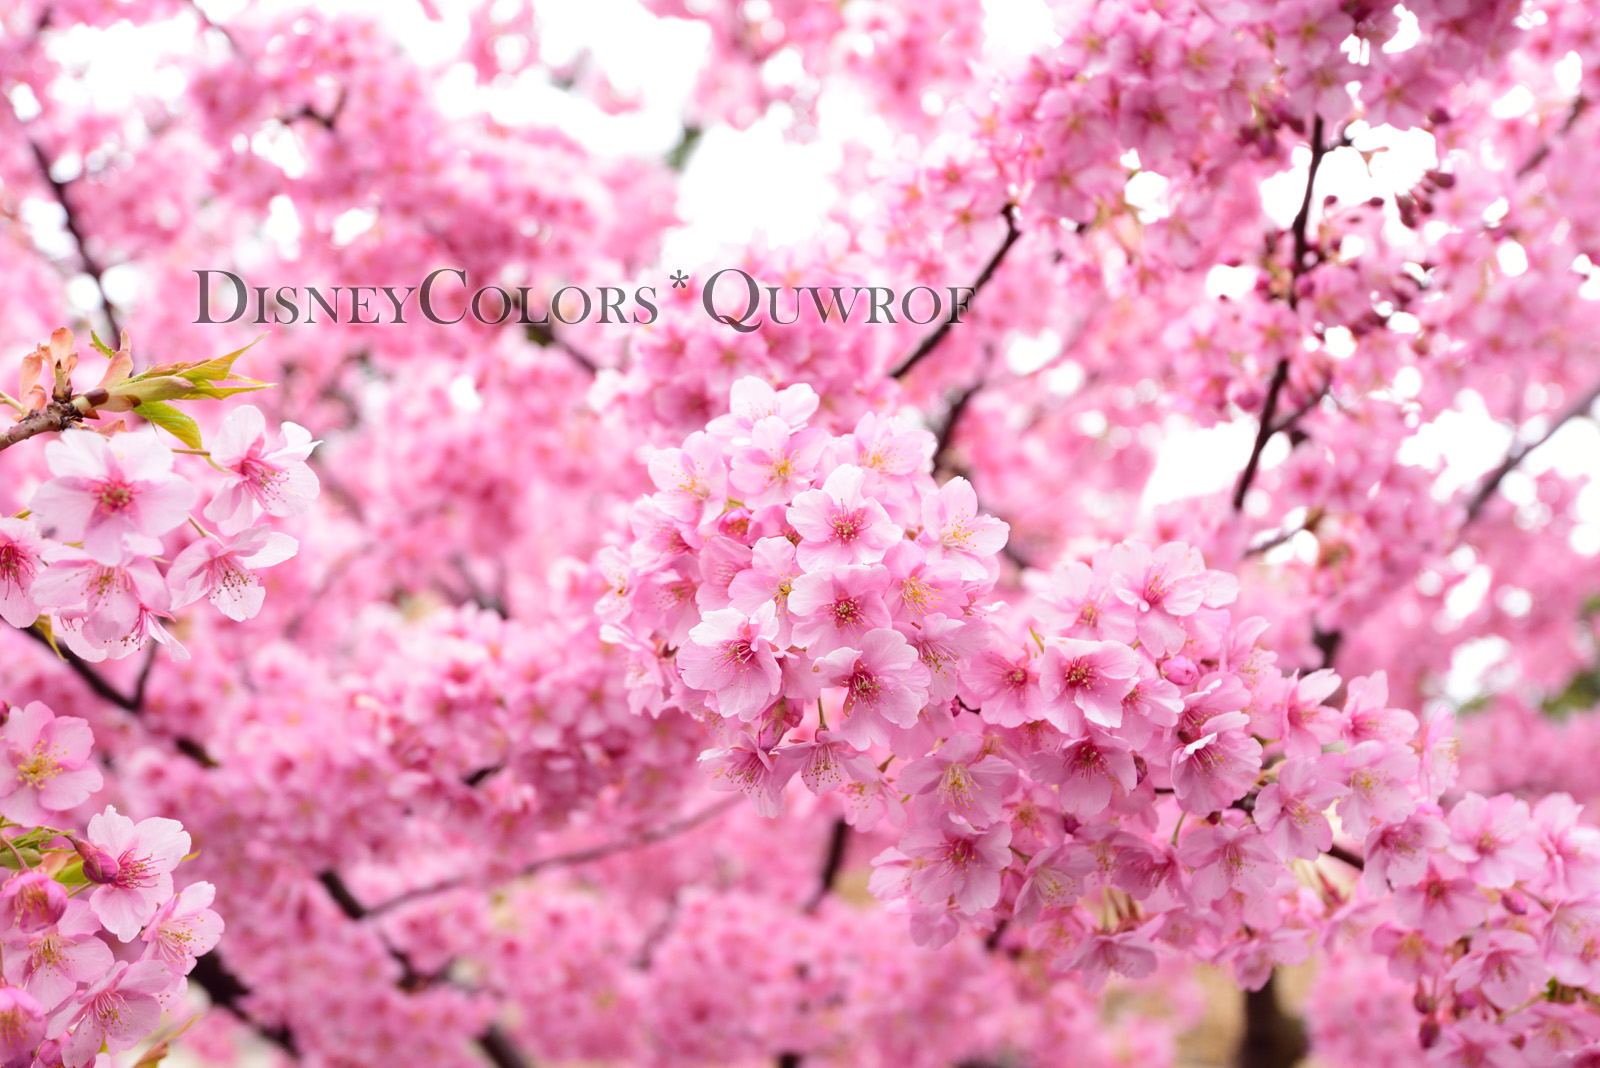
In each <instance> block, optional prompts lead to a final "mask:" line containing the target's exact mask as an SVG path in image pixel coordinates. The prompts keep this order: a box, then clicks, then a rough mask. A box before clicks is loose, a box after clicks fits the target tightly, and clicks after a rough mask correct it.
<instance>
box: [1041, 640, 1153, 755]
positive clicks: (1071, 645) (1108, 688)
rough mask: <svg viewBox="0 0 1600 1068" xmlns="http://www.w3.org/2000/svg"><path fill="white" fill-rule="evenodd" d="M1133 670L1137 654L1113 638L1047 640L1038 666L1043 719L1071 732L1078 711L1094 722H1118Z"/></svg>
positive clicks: (1106, 724) (1136, 668)
mask: <svg viewBox="0 0 1600 1068" xmlns="http://www.w3.org/2000/svg"><path fill="white" fill-rule="evenodd" d="M1138 674H1139V658H1138V657H1137V656H1135V655H1134V652H1133V650H1132V649H1129V648H1128V647H1127V646H1125V645H1122V644H1120V643H1118V642H1088V641H1082V640H1080V639H1077V638H1051V639H1050V640H1049V641H1047V642H1045V646H1044V656H1043V659H1042V662H1041V663H1040V665H1039V684H1040V687H1041V688H1042V689H1043V691H1044V697H1045V717H1046V718H1047V719H1049V721H1050V722H1051V723H1053V724H1054V725H1055V727H1056V729H1057V730H1060V731H1064V732H1066V733H1069V734H1070V733H1076V732H1077V729H1078V726H1077V724H1078V723H1079V722H1080V721H1079V720H1078V717H1077V713H1080V712H1081V713H1082V716H1083V718H1084V719H1087V720H1088V721H1089V722H1090V723H1093V724H1095V725H1096V726H1099V727H1117V726H1120V725H1121V724H1122V700H1123V698H1125V697H1127V696H1128V694H1129V693H1130V692H1131V691H1132V690H1133V687H1134V684H1135V681H1136V679H1137V677H1138ZM1069 706H1070V707H1069Z"/></svg>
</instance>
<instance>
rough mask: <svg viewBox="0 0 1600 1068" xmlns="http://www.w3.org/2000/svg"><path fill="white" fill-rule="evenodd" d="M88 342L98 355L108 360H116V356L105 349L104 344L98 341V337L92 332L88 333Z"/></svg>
mask: <svg viewBox="0 0 1600 1068" xmlns="http://www.w3.org/2000/svg"><path fill="white" fill-rule="evenodd" d="M89 340H90V341H92V342H94V348H95V351H96V352H98V353H99V354H100V355H102V356H104V357H105V358H106V359H108V360H114V359H116V356H117V354H116V353H115V352H113V351H111V349H109V348H107V347H106V343H105V342H104V341H101V340H100V335H98V334H96V333H95V332H94V331H93V330H91V331H89Z"/></svg>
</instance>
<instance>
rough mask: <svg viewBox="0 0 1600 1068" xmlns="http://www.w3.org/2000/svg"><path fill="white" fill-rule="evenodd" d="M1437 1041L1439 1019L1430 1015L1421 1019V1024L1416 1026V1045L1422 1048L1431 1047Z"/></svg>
mask: <svg viewBox="0 0 1600 1068" xmlns="http://www.w3.org/2000/svg"><path fill="white" fill-rule="evenodd" d="M1438 1041H1439V1021H1438V1020H1435V1019H1434V1018H1433V1017H1432V1016H1430V1017H1428V1018H1427V1019H1426V1020H1423V1021H1422V1026H1421V1027H1419V1028H1417V1045H1419V1046H1421V1047H1422V1048H1423V1049H1432V1048H1433V1046H1434V1043H1436V1042H1438Z"/></svg>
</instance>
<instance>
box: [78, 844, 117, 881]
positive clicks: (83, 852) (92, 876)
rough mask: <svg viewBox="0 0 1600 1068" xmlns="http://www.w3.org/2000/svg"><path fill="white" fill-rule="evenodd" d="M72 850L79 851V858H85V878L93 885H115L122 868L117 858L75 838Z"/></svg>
mask: <svg viewBox="0 0 1600 1068" xmlns="http://www.w3.org/2000/svg"><path fill="white" fill-rule="evenodd" d="M71 841H72V848H73V849H76V850H77V851H78V856H80V857H82V858H83V877H84V878H85V879H88V880H89V881H90V882H91V883H114V882H116V881H117V873H118V872H119V871H121V870H122V866H121V865H120V864H118V863H117V858H116V857H114V856H112V855H111V854H110V853H107V852H106V851H105V850H104V849H101V848H100V847H99V846H97V845H93V844H91V843H89V842H85V841H84V840H83V839H82V838H73V839H72V840H71Z"/></svg>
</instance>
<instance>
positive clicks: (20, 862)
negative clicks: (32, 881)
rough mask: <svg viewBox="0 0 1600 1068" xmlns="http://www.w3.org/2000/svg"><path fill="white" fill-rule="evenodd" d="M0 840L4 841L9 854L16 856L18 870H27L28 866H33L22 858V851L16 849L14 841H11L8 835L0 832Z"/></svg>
mask: <svg viewBox="0 0 1600 1068" xmlns="http://www.w3.org/2000/svg"><path fill="white" fill-rule="evenodd" d="M0 842H4V843H5V845H6V848H7V849H9V850H11V855H12V856H13V857H16V858H17V870H18V871H27V870H28V869H29V868H31V867H32V866H33V865H31V864H29V863H28V862H27V861H25V860H23V859H22V853H21V852H20V851H19V850H18V849H17V846H16V843H15V842H13V841H12V840H11V838H10V837H9V836H8V835H6V834H5V833H4V832H0Z"/></svg>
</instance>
